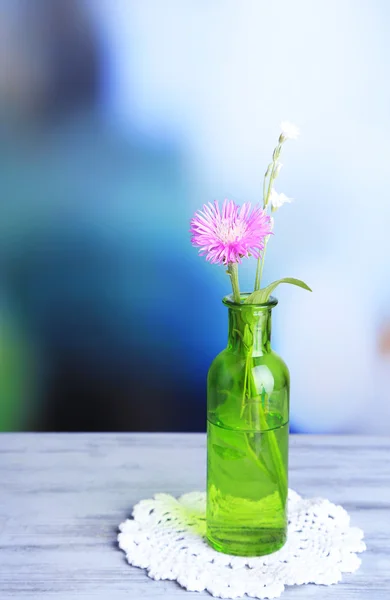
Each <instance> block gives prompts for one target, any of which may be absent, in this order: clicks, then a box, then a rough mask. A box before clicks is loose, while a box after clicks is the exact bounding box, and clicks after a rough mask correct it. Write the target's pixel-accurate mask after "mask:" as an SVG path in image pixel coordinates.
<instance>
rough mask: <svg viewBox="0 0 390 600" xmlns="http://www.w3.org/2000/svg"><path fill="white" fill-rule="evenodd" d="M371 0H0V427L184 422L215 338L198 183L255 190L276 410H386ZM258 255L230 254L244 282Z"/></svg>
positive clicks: (328, 418)
mask: <svg viewBox="0 0 390 600" xmlns="http://www.w3.org/2000/svg"><path fill="white" fill-rule="evenodd" d="M389 18H390V8H389V5H388V3H387V2H386V1H385V0H374V1H370V2H368V0H337V1H336V0H327V1H323V0H317V1H316V2H311V1H310V0H294V2H291V1H289V0H281V1H280V2H278V3H270V2H263V1H261V0H223V1H222V0H208V1H207V2H206V1H200V0H187V1H186V2H182V1H180V0H164V1H163V2H160V1H159V0H142V2H141V1H139V0H138V1H135V0H115V1H114V2H113V1H112V0H90V1H89V2H87V1H84V2H77V1H75V0H57V1H56V2H51V1H50V0H28V1H27V0H24V1H23V0H22V1H21V2H13V1H11V0H2V1H1V2H0V56H1V62H0V128H1V138H0V198H1V200H0V269H1V272H0V328H1V336H0V355H1V361H0V430H1V429H3V430H13V429H36V430H202V429H203V428H204V419H205V377H206V373H207V369H208V366H209V364H210V362H211V360H212V358H213V357H214V356H215V355H216V354H217V352H219V351H220V350H221V349H222V347H223V346H224V344H225V340H226V325H227V323H226V321H227V318H226V317H227V315H226V314H225V309H224V308H223V306H222V305H221V302H220V300H221V297H222V296H223V295H224V294H225V293H227V292H228V291H229V281H228V278H227V276H226V274H225V273H224V269H223V268H218V267H217V266H213V265H209V264H207V263H206V262H205V261H204V259H202V258H199V257H198V256H197V252H196V250H195V249H194V248H192V247H191V245H190V242H189V233H188V228H189V219H190V218H191V216H192V214H193V212H194V211H195V210H196V209H198V208H199V207H200V206H201V205H202V204H203V203H204V202H208V201H212V200H214V199H215V198H217V199H219V200H223V199H224V198H225V197H229V198H233V199H234V200H236V201H238V202H244V201H247V200H249V201H251V202H257V201H259V200H260V199H261V189H262V178H263V173H264V170H265V167H266V165H267V164H268V162H269V159H270V155H271V152H272V149H273V147H274V145H275V142H276V140H277V136H278V134H279V123H280V121H281V120H284V119H288V120H291V121H293V122H294V123H296V124H298V125H299V127H300V129H301V132H302V134H301V137H300V138H299V140H298V141H294V142H289V143H288V144H287V145H286V147H285V150H284V154H283V157H282V162H283V163H284V167H283V170H282V172H281V175H280V178H279V180H278V184H277V189H278V191H283V192H284V193H286V194H287V195H288V196H292V197H293V198H294V203H293V204H291V205H286V206H284V207H283V208H282V210H280V211H279V212H278V213H277V214H276V224H275V236H274V237H273V239H272V243H270V246H269V251H268V254H267V262H266V268H265V272H264V280H265V281H273V280H274V279H276V278H279V277H282V276H295V277H299V278H301V279H303V280H305V281H307V282H308V283H309V284H310V286H311V287H312V288H313V290H314V293H313V294H307V293H305V292H303V291H302V290H299V289H296V288H291V287H290V286H285V287H284V289H282V288H280V291H279V292H278V297H279V300H280V303H279V306H278V308H277V309H276V310H275V314H274V328H273V330H274V347H275V349H276V350H277V351H278V352H279V353H280V354H281V355H282V356H283V357H284V358H285V360H286V362H287V364H288V365H289V367H290V371H291V376H292V394H291V410H292V427H293V429H294V430H295V431H305V432H365V433H384V432H386V431H387V426H388V423H389V416H390V408H389V402H388V400H389V388H390V365H389V361H390V308H389V292H390V286H389V284H388V280H389V260H388V257H389V253H390V236H389V233H388V229H389V228H388V223H389V217H390V203H389V194H388V190H387V184H388V177H387V174H388V163H389V158H390V141H389V137H390V111H389V107H390V84H389V78H388V74H389V67H390V47H389V41H388V27H387V24H388V22H389ZM254 269H255V265H254V263H253V262H250V261H247V263H246V264H245V265H243V267H242V269H241V287H242V289H248V290H249V289H251V287H252V286H253V279H254Z"/></svg>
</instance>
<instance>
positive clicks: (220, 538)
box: [207, 527, 287, 556]
mask: <svg viewBox="0 0 390 600" xmlns="http://www.w3.org/2000/svg"><path fill="white" fill-rule="evenodd" d="M286 539H287V535H286V530H285V529H275V528H274V529H272V528H269V529H264V528H261V529H246V528H243V527H240V528H237V529H231V528H229V529H222V528H219V529H215V530H213V531H210V530H208V531H207V541H208V543H209V544H210V546H211V547H212V548H214V550H217V551H218V552H223V553H224V554H232V555H234V556H264V555H266V554H272V553H273V552H276V551H277V550H280V548H282V547H283V546H284V544H285V543H286Z"/></svg>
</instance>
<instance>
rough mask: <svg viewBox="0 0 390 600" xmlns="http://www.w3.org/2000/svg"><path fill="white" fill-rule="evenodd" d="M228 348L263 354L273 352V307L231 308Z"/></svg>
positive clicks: (256, 354)
mask: <svg viewBox="0 0 390 600" xmlns="http://www.w3.org/2000/svg"><path fill="white" fill-rule="evenodd" d="M228 310H229V334H228V350H231V351H232V352H237V353H240V354H244V355H248V354H251V355H252V356H262V355H263V354H267V353H269V352H271V325H272V315H271V312H272V308H270V307H264V308H258V307H251V306H250V305H248V306H247V307H245V308H242V307H237V308H236V307H234V308H233V307H232V308H229V309H228Z"/></svg>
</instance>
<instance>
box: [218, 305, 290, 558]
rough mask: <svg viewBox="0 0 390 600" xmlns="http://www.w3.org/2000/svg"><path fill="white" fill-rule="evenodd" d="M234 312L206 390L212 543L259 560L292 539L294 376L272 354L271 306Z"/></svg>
mask: <svg viewBox="0 0 390 600" xmlns="http://www.w3.org/2000/svg"><path fill="white" fill-rule="evenodd" d="M224 303H225V304H227V306H228V309H229V340H228V347H227V348H226V349H225V350H223V351H222V352H221V353H220V354H219V355H218V356H217V357H216V358H215V359H214V361H213V363H212V365H211V367H210V370H209V374H208V382H207V537H208V540H209V543H210V544H211V545H212V546H213V547H214V548H215V549H216V550H219V551H221V552H226V553H228V554H235V555H241V556H260V555H263V554H269V553H271V552H274V551H276V550H278V549H279V548H281V547H282V546H283V544H284V543H285V541H286V534H287V488H288V484H287V469H288V426H289V425H288V423H289V372H288V369H287V367H286V365H285V363H284V362H283V361H282V359H281V358H280V357H279V356H278V355H277V354H275V353H274V352H273V351H272V350H271V347H270V327H271V309H272V307H273V306H274V305H275V304H276V301H275V300H272V301H271V302H270V303H268V304H267V305H260V306H259V305H238V304H234V303H233V302H231V301H230V300H229V299H225V300H224Z"/></svg>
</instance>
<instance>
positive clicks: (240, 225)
mask: <svg viewBox="0 0 390 600" xmlns="http://www.w3.org/2000/svg"><path fill="white" fill-rule="evenodd" d="M245 231H246V224H245V223H244V222H243V221H236V222H235V223H228V222H226V221H222V222H221V223H219V225H218V227H217V232H216V233H217V236H218V237H219V239H220V240H221V242H222V243H223V244H229V243H231V242H235V241H237V239H241V238H242V237H243V235H244V234H245Z"/></svg>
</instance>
